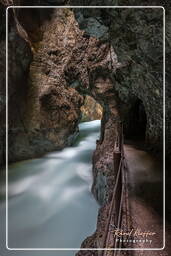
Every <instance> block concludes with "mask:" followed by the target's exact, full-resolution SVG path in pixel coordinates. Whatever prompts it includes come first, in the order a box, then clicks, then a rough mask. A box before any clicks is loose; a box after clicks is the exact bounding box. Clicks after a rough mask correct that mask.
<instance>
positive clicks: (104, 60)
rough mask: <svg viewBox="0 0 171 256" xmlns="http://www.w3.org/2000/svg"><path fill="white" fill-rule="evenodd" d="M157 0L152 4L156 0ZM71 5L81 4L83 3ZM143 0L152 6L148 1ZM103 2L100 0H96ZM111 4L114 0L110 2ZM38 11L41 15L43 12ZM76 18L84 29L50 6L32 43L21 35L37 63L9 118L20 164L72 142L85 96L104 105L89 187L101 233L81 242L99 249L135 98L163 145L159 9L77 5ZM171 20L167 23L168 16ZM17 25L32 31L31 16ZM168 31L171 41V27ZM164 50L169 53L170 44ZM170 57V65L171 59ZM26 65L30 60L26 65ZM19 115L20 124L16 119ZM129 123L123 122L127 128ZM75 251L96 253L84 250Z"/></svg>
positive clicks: (13, 153) (150, 135) (151, 137)
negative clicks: (116, 158)
mask: <svg viewBox="0 0 171 256" xmlns="http://www.w3.org/2000/svg"><path fill="white" fill-rule="evenodd" d="M63 2H64V1H60V3H59V1H43V2H42V4H50V5H51V4H52V5H53V4H54V5H55V4H58V3H59V4H63ZM129 2H131V1H129ZM156 2H157V1H153V3H154V4H156ZM73 3H74V4H80V5H82V4H84V3H82V1H73ZM107 3H108V2H105V4H107ZM131 3H135V1H132V2H131ZM144 3H145V4H148V3H147V1H144ZM91 4H93V2H91ZM101 4H103V2H102V1H96V3H95V5H101ZM111 4H113V5H114V4H117V3H116V2H113V1H111ZM122 4H123V3H122ZM126 4H127V3H126ZM135 4H138V3H137V2H136V3H135ZM141 4H142V2H141ZM150 4H152V3H150ZM157 4H158V3H157ZM29 15H32V12H30V13H28V16H29ZM39 15H40V13H39ZM167 15H168V14H167ZM40 16H41V17H44V16H43V14H41V15H40ZM75 17H76V19H77V21H78V23H79V26H80V27H79V26H78V24H77V22H76V20H75V18H74V15H73V13H72V11H70V10H67V9H64V10H54V11H51V12H50V13H49V15H48V17H45V18H41V19H38V21H41V22H40V25H39V26H38V27H36V35H35V34H34V33H32V31H31V32H30V33H27V35H28V38H27V39H28V40H26V38H25V41H27V43H26V42H23V40H24V39H23V38H22V39H20V40H21V41H22V42H19V43H18V45H19V47H20V46H23V47H24V45H25V44H26V45H27V46H26V48H28V50H29V52H30V49H32V53H31V52H30V53H29V58H27V60H29V59H30V58H31V56H32V54H33V61H32V62H31V65H30V72H29V75H27V76H26V77H27V79H25V80H24V81H25V83H24V85H26V84H27V86H26V87H27V93H26V94H24V97H23V98H22V102H23V103H22V104H23V105H22V104H21V105H22V111H21V109H20V111H21V113H20V111H19V112H17V111H14V107H13V106H14V105H15V104H16V103H15V104H12V101H10V109H11V112H10V119H11V120H13V121H12V124H11V126H10V127H11V130H10V132H11V134H9V143H10V151H9V156H10V157H9V159H10V161H16V160H19V159H24V158H30V157H35V156H37V155H39V154H43V153H44V152H47V151H52V150H54V149H60V148H62V147H64V146H66V145H67V144H70V143H72V139H73V138H74V137H75V135H76V133H77V125H78V122H79V120H80V118H81V111H80V107H81V105H83V102H84V100H83V97H82V95H84V96H85V95H90V96H92V97H94V99H95V100H96V101H97V102H99V103H100V104H101V105H102V106H103V118H102V127H101V138H100V140H99V141H98V142H97V149H96V151H95V153H94V157H93V175H94V184H93V187H92V192H93V194H94V195H95V197H96V199H97V200H98V201H99V202H100V203H101V205H103V206H102V208H101V209H100V211H99V217H98V224H97V231H96V233H95V234H94V235H93V236H91V237H89V238H87V239H86V240H85V241H84V242H83V244H82V247H92V248H97V247H100V246H101V235H102V233H104V227H105V223H106V216H107V213H108V209H109V205H110V200H111V195H112V192H113V184H114V183H115V175H116V172H115V171H116V170H115V166H114V165H113V147H114V143H115V140H116V137H117V131H118V129H117V128H118V123H119V122H120V121H121V120H122V119H125V120H127V119H129V113H130V110H131V108H132V106H133V105H134V103H135V101H136V100H137V99H140V100H141V101H142V102H143V104H144V107H145V111H146V114H147V132H146V135H147V136H146V138H147V141H148V143H150V144H152V145H153V148H156V150H157V151H159V152H161V150H162V118H163V116H162V115H163V113H162V104H163V102H162V85H163V78H162V72H161V70H162V64H163V59H162V9H159V10H156V11H154V10H147V12H143V11H142V10H139V11H137V12H136V15H134V12H133V10H130V11H128V10H124V9H123V10H122V11H120V10H109V9H107V10H105V11H104V10H99V9H98V8H96V9H95V10H90V9H89V10H88V9H84V11H83V10H80V9H79V10H78V11H77V12H76V13H75ZM167 17H168V16H167ZM129 20H131V23H129V22H128V21H129ZM167 21H168V22H169V20H168V18H167ZM20 23H22V26H23V27H24V29H25V31H27V32H28V22H27V19H24V20H23V17H20ZM140 23H141V25H140ZM149 24H151V25H149ZM156 24H157V25H156ZM97 29H98V31H97ZM15 33H16V32H15ZM149 34H150V36H149ZM167 35H168V36H167V45H169V42H170V33H169V31H167ZM17 36H18V35H17ZM49 38H51V39H50V40H49ZM154 39H155V40H154ZM12 42H14V38H12ZM16 42H17V40H16ZM3 43H4V42H3ZM20 49H21V50H22V49H23V48H22V47H20ZM115 51H116V53H117V56H118V59H119V61H120V63H118V60H117V56H116V54H115ZM13 52H15V51H13ZM24 53H25V50H22V54H24ZM15 54H16V53H15ZM167 54H168V56H169V55H170V48H169V47H168V48H167ZM14 58H17V59H19V60H21V59H22V58H21V55H17V54H16V55H15V56H14ZM167 62H168V63H167V66H169V63H170V60H169V58H168V59H167ZM28 63H29V62H28ZM28 63H26V65H25V69H26V70H27V68H28ZM18 76H19V77H20V78H21V79H23V77H22V76H20V75H18ZM28 78H29V79H28ZM169 79H170V76H169V72H167V87H166V89H167V92H168V93H167V97H168V98H167V116H166V118H167V120H166V134H167V142H168V143H167V151H166V152H167V154H168V155H169V153H170V145H169V141H170V134H171V133H170V117H169V111H170V104H169V97H170V89H169V86H168V84H169V81H170V80H169ZM12 80H13V79H12ZM27 81H28V83H27ZM16 84H18V83H16ZM22 86H23V84H22ZM22 88H23V87H22ZM3 98H4V97H3ZM23 99H24V100H23ZM15 100H16V102H18V103H17V104H19V102H20V97H18V96H17V97H15ZM18 119H19V121H16V120H18ZM128 126H129V124H128V123H127V122H126V121H125V132H126V131H127V129H128ZM2 154H3V153H2ZM77 255H79V256H80V255H87V256H88V255H98V253H97V252H95V251H91V252H88V251H82V252H79V253H78V254H77Z"/></svg>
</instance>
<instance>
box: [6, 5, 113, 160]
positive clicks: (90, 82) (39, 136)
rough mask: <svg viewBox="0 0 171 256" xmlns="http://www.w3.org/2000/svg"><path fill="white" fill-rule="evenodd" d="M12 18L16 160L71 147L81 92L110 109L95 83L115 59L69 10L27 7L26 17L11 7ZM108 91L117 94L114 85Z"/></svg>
mask: <svg viewBox="0 0 171 256" xmlns="http://www.w3.org/2000/svg"><path fill="white" fill-rule="evenodd" d="M10 16H11V20H12V21H11V20H10V26H11V35H14V32H12V31H14V30H15V35H16V36H11V37H9V45H11V47H13V48H11V51H10V53H11V54H10V53H9V56H10V62H11V65H14V63H15V62H14V61H13V60H14V59H15V60H16V61H17V63H19V64H20V63H21V65H22V67H21V68H18V70H17V71H18V72H19V74H18V75H17V79H18V80H15V79H16V77H15V76H16V74H17V72H14V71H15V69H14V67H12V66H10V65H9V73H10V76H9V80H10V81H9V86H10V90H12V91H15V93H16V97H13V98H11V97H9V161H11V162H12V161H17V160H21V159H27V158H32V157H36V156H38V155H41V154H43V153H45V152H48V151H52V150H57V149H61V148H63V147H64V146H66V145H69V144H71V143H72V141H73V138H74V137H75V135H76V133H77V131H78V128H77V125H78V122H79V120H80V118H81V110H80V107H81V105H82V104H83V97H82V96H81V94H82V95H84V96H85V95H91V96H92V97H94V98H95V100H96V101H99V103H101V105H103V106H104V105H106V106H107V105H108V100H106V99H104V100H103V99H102V94H101V91H100V90H101V89H100V88H98V86H97V88H96V87H94V82H95V79H96V78H97V77H98V76H99V75H98V73H101V74H102V76H103V75H104V76H106V74H108V73H109V70H111V67H112V66H113V65H116V63H117V58H116V55H115V54H114V52H113V49H112V48H111V46H110V45H109V43H107V42H103V41H100V40H99V39H96V38H95V37H87V36H86V34H85V32H84V31H81V30H80V29H79V27H78V24H77V22H76V20H75V17H74V14H73V12H72V11H71V10H69V9H54V10H53V9H51V10H50V11H49V10H48V11H46V12H44V10H38V9H36V10H32V9H28V10H27V9H23V10H22V13H21V12H20V10H17V11H16V10H13V9H10ZM30 17H33V20H34V25H33V27H32V26H31V25H30V22H31V20H30ZM17 38H19V39H17ZM16 49H19V50H16ZM20 52H21V53H20ZM22 54H23V55H22ZM13 55H14V59H13V58H12V57H11V56H13ZM31 59H32V61H31ZM16 67H17V66H16ZM103 73H105V74H103ZM13 77H14V79H13ZM20 80H21V81H22V82H21V83H20ZM12 82H15V85H14V86H11V85H10V83H12ZM102 87H103V86H102ZM15 88H16V90H15ZM108 89H109V90H110V91H111V93H112V94H115V92H114V91H113V89H112V88H111V86H110V87H109V88H105V90H108ZM112 91H113V92H112ZM102 93H103V88H102ZM114 97H115V96H114ZM116 97H117V96H116ZM15 104H16V105H15ZM14 106H15V107H14ZM107 108H108V109H110V108H109V107H107Z"/></svg>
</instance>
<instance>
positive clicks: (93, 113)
mask: <svg viewBox="0 0 171 256" xmlns="http://www.w3.org/2000/svg"><path fill="white" fill-rule="evenodd" d="M81 113H82V118H81V121H82V122H87V121H92V120H101V119H102V113H103V109H102V106H101V105H100V104H99V103H97V102H96V101H95V100H94V99H93V98H92V97H90V96H88V95H87V96H85V100H84V105H83V106H82V107H81Z"/></svg>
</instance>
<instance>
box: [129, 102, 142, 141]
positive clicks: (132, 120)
mask: <svg viewBox="0 0 171 256" xmlns="http://www.w3.org/2000/svg"><path fill="white" fill-rule="evenodd" d="M146 125H147V116H146V111H145V107H144V104H143V102H142V100H140V99H136V100H135V101H134V102H133V104H132V105H131V107H130V108H129V110H128V113H127V116H126V119H125V126H124V134H125V138H126V139H128V140H135V141H145V138H146Z"/></svg>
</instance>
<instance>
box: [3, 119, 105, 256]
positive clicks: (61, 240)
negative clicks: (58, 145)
mask: <svg viewBox="0 0 171 256" xmlns="http://www.w3.org/2000/svg"><path fill="white" fill-rule="evenodd" d="M79 129H80V133H79V136H78V137H77V139H76V141H75V143H74V145H73V146H72V147H67V148H65V149H63V150H62V151H57V152H52V153H48V154H46V155H45V156H44V157H42V158H39V159H32V160H28V161H22V162H18V163H15V164H12V165H10V166H9V189H8V191H9V205H8V215H9V217H8V226H9V228H8V247H10V248H80V245H81V242H82V241H83V240H84V239H85V238H86V237H87V236H89V235H91V234H93V232H94V231H95V229H96V221H97V214H98V209H99V206H98V204H97V202H96V201H95V199H94V197H93V195H92V194H91V185H92V163H91V159H92V153H93V151H94V150H95V147H96V140H97V139H98V137H99V129H100V121H99V120H96V121H91V122H85V123H81V124H80V125H79ZM4 193H5V187H3V186H2V191H1V198H2V197H3V195H4ZM1 201H2V202H1V214H2V216H4V215H5V201H3V200H1ZM4 229H5V228H3V230H4ZM2 235H3V237H2V239H4V236H5V230H4V232H3V234H2ZM28 253H29V252H25V251H22V252H21V253H20V252H13V254H12V255H17V256H18V255H20V254H21V255H22V256H23V255H33V254H34V255H42V252H41V251H40V252H36V253H35V252H34V253H33V254H32V253H31V252H30V254H28ZM52 253H53V254H52ZM3 255H5V256H6V255H7V254H3ZM47 255H56V256H60V255H62V256H72V255H75V252H74V251H70V252H67V251H66V252H57V251H56V252H46V256H47Z"/></svg>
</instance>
